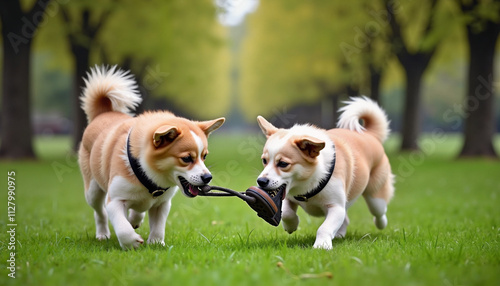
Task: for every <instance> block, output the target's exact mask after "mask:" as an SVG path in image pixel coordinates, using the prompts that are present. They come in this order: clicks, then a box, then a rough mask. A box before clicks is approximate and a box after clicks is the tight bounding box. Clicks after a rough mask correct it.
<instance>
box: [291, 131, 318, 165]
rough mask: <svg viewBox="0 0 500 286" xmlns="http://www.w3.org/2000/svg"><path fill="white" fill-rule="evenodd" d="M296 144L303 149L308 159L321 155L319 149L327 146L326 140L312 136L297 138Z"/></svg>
mask: <svg viewBox="0 0 500 286" xmlns="http://www.w3.org/2000/svg"><path fill="white" fill-rule="evenodd" d="M294 143H295V146H297V148H299V150H300V151H302V154H303V155H305V158H306V159H309V160H313V159H315V158H316V157H318V155H319V151H321V150H323V148H325V142H323V141H321V140H319V139H317V138H314V137H310V136H304V137H301V138H299V139H295V141H294Z"/></svg>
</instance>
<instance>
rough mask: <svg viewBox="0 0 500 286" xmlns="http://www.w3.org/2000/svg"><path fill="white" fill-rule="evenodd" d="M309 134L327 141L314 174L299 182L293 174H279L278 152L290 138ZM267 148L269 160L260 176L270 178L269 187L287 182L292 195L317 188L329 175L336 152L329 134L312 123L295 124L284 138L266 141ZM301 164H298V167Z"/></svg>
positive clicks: (275, 186)
mask: <svg viewBox="0 0 500 286" xmlns="http://www.w3.org/2000/svg"><path fill="white" fill-rule="evenodd" d="M302 135H307V136H311V137H314V138H316V139H319V140H321V141H324V142H325V148H323V150H321V151H320V155H319V156H318V165H317V166H318V167H317V168H316V170H315V172H314V174H313V175H312V176H311V177H310V178H309V179H308V180H306V181H303V182H299V181H297V180H293V177H292V174H287V173H284V172H282V175H281V176H280V175H278V174H277V173H276V171H275V168H274V166H275V165H276V164H277V162H275V157H276V154H278V153H279V152H280V151H281V149H283V147H284V146H285V144H289V142H290V138H291V137H293V136H302ZM265 149H266V150H267V152H268V153H269V162H268V164H267V166H266V167H265V168H264V170H263V171H262V172H261V174H260V175H259V177H267V178H268V179H269V189H272V188H278V187H279V186H281V185H282V184H287V191H286V192H287V194H289V195H290V196H296V195H302V194H303V193H304V190H311V189H313V188H315V187H316V186H317V185H318V184H319V182H320V181H321V179H322V178H323V177H324V176H326V175H327V173H328V170H329V169H330V164H331V163H332V160H333V156H334V154H335V152H334V150H333V142H332V140H331V139H330V138H329V137H328V135H327V134H325V132H324V131H323V130H321V129H318V128H316V127H314V126H311V125H301V124H297V125H294V126H293V127H292V128H290V129H289V132H288V134H287V135H285V136H283V137H282V138H279V137H271V138H269V140H268V141H267V142H266V147H265ZM300 167H301V166H299V165H297V166H296V168H300Z"/></svg>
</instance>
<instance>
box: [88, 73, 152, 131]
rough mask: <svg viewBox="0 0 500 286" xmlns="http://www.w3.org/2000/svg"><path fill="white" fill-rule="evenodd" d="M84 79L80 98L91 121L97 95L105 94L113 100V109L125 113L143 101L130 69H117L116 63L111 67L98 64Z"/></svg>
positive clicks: (128, 112)
mask: <svg viewBox="0 0 500 286" xmlns="http://www.w3.org/2000/svg"><path fill="white" fill-rule="evenodd" d="M84 81H85V88H84V89H83V93H82V96H81V97H80V99H81V101H82V108H83V110H84V111H85V114H87V119H88V121H89V122H90V121H92V119H94V117H95V115H94V114H93V111H92V110H93V108H92V106H91V105H92V103H93V102H94V101H95V97H97V96H102V95H103V94H105V96H106V97H107V98H109V100H110V101H111V105H112V109H113V111H118V112H122V113H125V114H130V113H131V112H132V111H133V110H134V109H135V108H136V107H137V106H138V105H139V103H141V101H142V98H141V96H140V94H139V91H138V86H137V83H136V81H135V80H134V78H133V76H132V75H131V74H130V72H129V71H124V70H121V69H118V70H117V66H116V65H115V66H112V67H111V68H109V69H108V68H107V67H105V66H100V67H99V66H97V65H96V66H95V67H94V68H93V69H90V73H87V79H84Z"/></svg>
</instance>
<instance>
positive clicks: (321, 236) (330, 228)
mask: <svg viewBox="0 0 500 286" xmlns="http://www.w3.org/2000/svg"><path fill="white" fill-rule="evenodd" d="M345 216H346V212H345V207H344V206H343V205H338V204H335V205H329V206H328V208H327V214H326V218H325V221H324V222H323V224H321V226H320V227H319V228H318V232H317V233H316V241H315V242H314V246H313V247H314V248H322V249H328V250H329V249H332V239H333V238H334V237H335V234H336V233H337V231H338V230H339V228H340V227H341V226H342V223H343V222H344V219H345Z"/></svg>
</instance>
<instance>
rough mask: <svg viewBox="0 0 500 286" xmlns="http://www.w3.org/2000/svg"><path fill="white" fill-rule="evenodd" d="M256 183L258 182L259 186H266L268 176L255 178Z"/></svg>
mask: <svg viewBox="0 0 500 286" xmlns="http://www.w3.org/2000/svg"><path fill="white" fill-rule="evenodd" d="M257 184H259V186H261V187H263V188H264V187H267V185H269V179H268V178H264V177H260V178H258V179H257Z"/></svg>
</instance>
